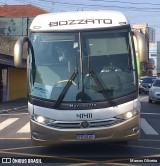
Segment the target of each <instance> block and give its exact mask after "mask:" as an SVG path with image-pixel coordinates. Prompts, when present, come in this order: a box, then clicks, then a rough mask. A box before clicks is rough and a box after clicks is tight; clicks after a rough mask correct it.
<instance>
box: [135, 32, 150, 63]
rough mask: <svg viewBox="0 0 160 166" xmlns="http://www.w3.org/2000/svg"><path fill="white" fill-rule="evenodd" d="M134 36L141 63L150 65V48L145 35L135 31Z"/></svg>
mask: <svg viewBox="0 0 160 166" xmlns="http://www.w3.org/2000/svg"><path fill="white" fill-rule="evenodd" d="M133 35H134V36H135V39H134V43H135V49H136V52H137V53H138V56H139V61H140V62H141V63H148V46H147V41H146V39H145V36H144V34H142V33H140V32H139V31H133Z"/></svg>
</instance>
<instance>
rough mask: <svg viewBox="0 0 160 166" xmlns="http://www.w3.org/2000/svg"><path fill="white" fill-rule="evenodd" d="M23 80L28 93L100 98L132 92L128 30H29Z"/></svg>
mask: <svg viewBox="0 0 160 166" xmlns="http://www.w3.org/2000/svg"><path fill="white" fill-rule="evenodd" d="M29 44H30V47H29V48H30V49H29V55H30V60H29V66H30V71H29V83H30V94H31V96H33V97H37V98H40V99H45V100H50V101H54V102H57V100H60V101H61V102H91V101H92V102H100V101H105V100H111V99H116V98H119V97H122V96H124V95H127V94H131V93H133V92H135V90H136V89H137V85H136V83H137V82H136V74H135V61H134V60H135V58H134V56H135V55H134V51H133V44H132V40H131V35H130V32H129V29H127V28H124V29H114V30H95V31H93V30H92V31H87V32H86V31H82V32H48V33H40V32H38V33H35V32H34V33H32V34H31V40H30V43H29Z"/></svg>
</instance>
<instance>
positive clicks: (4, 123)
mask: <svg viewBox="0 0 160 166" xmlns="http://www.w3.org/2000/svg"><path fill="white" fill-rule="evenodd" d="M18 119H19V118H9V119H7V120H5V121H4V122H1V123H0V131H1V130H3V129H4V128H5V127H7V126H9V125H11V124H12V123H14V122H15V121H17V120H18Z"/></svg>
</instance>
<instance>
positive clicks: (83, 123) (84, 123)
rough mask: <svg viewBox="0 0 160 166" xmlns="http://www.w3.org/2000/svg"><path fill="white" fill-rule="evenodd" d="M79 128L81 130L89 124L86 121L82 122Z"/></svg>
mask: <svg viewBox="0 0 160 166" xmlns="http://www.w3.org/2000/svg"><path fill="white" fill-rule="evenodd" d="M81 127H82V128H88V127H89V123H88V122H87V121H83V122H82V123H81Z"/></svg>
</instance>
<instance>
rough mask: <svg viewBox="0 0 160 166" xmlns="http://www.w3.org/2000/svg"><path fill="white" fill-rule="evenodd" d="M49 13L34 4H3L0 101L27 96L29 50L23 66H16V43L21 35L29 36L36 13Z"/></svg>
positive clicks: (1, 11)
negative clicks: (14, 52) (14, 58)
mask: <svg viewBox="0 0 160 166" xmlns="http://www.w3.org/2000/svg"><path fill="white" fill-rule="evenodd" d="M44 13H48V12H47V11H45V10H43V9H40V8H38V7H36V6H33V5H2V6H1V10H0V92H1V93H0V102H5V101H12V100H15V99H19V98H26V97H27V70H26V61H27V50H25V56H24V57H23V58H24V65H23V68H15V67H14V62H13V51H14V45H15V42H16V41H17V39H18V38H19V37H20V36H28V32H29V26H30V24H31V22H32V20H33V18H34V17H35V16H36V15H39V14H44Z"/></svg>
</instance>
